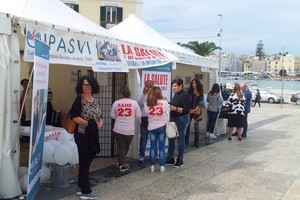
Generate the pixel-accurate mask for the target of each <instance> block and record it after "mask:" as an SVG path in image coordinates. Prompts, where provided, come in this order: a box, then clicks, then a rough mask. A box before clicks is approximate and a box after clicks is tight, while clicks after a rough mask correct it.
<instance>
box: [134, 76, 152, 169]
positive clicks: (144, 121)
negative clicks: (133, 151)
mask: <svg viewBox="0 0 300 200" xmlns="http://www.w3.org/2000/svg"><path fill="white" fill-rule="evenodd" d="M153 86H154V82H153V81H152V80H147V81H146V82H145V86H144V89H143V93H142V95H141V96H140V98H139V99H138V100H137V102H138V104H139V106H140V108H141V112H142V118H141V125H140V134H141V136H140V149H139V163H143V162H144V160H145V151H146V145H147V140H148V133H149V131H148V115H147V113H146V112H145V108H144V104H145V102H146V98H147V92H148V91H149V90H150V89H151V88H152V87H153Z"/></svg>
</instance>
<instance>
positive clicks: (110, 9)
mask: <svg viewBox="0 0 300 200" xmlns="http://www.w3.org/2000/svg"><path fill="white" fill-rule="evenodd" d="M122 20H123V8H121V7H117V6H101V7H100V25H101V26H102V27H104V28H111V27H113V26H115V25H116V24H118V23H120V22H121V21H122Z"/></svg>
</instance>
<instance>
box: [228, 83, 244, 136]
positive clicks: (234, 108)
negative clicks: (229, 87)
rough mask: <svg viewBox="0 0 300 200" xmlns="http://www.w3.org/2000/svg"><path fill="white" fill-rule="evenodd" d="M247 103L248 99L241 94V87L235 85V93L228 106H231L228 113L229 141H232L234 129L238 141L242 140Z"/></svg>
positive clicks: (231, 96) (229, 99)
mask: <svg viewBox="0 0 300 200" xmlns="http://www.w3.org/2000/svg"><path fill="white" fill-rule="evenodd" d="M245 103H246V99H245V97H244V95H243V94H242V93H241V87H240V85H239V84H235V85H234V88H233V93H232V94H231V95H230V96H229V98H228V100H227V104H228V105H229V111H228V127H229V136H228V140H231V136H232V133H233V128H234V127H236V129H237V134H238V140H239V141H241V140H242V137H241V135H242V127H244V120H245Z"/></svg>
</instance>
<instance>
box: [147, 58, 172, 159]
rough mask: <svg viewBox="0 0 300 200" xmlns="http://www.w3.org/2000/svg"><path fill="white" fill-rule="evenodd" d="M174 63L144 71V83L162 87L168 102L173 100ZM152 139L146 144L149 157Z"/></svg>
mask: <svg viewBox="0 0 300 200" xmlns="http://www.w3.org/2000/svg"><path fill="white" fill-rule="evenodd" d="M171 72H172V63H171V62H170V63H168V64H165V65H162V66H158V67H150V68H146V69H143V70H142V83H145V81H147V80H153V82H154V85H155V86H158V87H160V89H161V92H162V95H163V97H165V98H166V99H167V101H168V102H170V100H171V82H172V80H171V79H172V76H171V75H172V74H171ZM167 149H168V140H166V151H167ZM149 150H150V138H149V137H148V140H147V143H146V151H145V155H149Z"/></svg>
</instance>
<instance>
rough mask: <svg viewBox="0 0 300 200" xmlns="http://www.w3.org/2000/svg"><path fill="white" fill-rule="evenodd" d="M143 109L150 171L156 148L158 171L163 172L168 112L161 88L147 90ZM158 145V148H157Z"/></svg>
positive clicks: (164, 169)
mask: <svg viewBox="0 0 300 200" xmlns="http://www.w3.org/2000/svg"><path fill="white" fill-rule="evenodd" d="M145 104H146V105H145V111H146V113H147V114H148V120H149V124H148V130H149V135H150V156H149V161H150V171H151V172H154V170H155V167H154V166H155V162H156V155H157V150H159V165H160V172H165V171H166V168H165V161H166V152H165V144H166V124H167V114H166V112H169V104H168V102H167V101H166V100H165V99H164V97H163V96H162V92H161V89H160V88H159V87H156V86H154V87H153V88H152V89H151V90H149V92H148V95H147V101H146V103H145ZM157 147H158V149H157Z"/></svg>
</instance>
